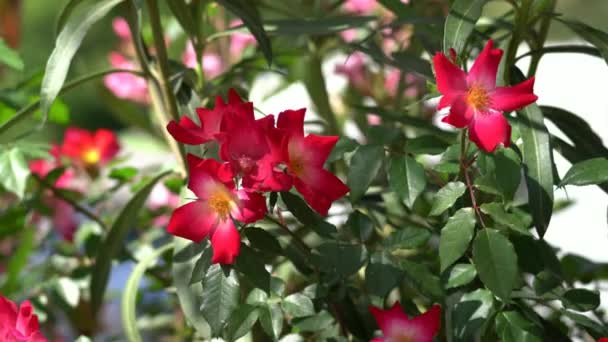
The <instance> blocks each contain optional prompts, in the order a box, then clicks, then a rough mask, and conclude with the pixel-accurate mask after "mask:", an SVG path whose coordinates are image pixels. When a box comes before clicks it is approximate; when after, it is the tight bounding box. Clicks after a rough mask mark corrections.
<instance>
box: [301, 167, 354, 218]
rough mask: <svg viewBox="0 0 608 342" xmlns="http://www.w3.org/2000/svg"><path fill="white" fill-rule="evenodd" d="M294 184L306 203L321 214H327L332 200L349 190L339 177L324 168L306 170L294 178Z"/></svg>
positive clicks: (342, 195)
mask: <svg viewBox="0 0 608 342" xmlns="http://www.w3.org/2000/svg"><path fill="white" fill-rule="evenodd" d="M294 185H295V187H296V189H297V190H298V192H300V194H302V197H304V199H305V200H306V202H307V203H308V205H310V207H311V208H313V209H314V210H315V211H317V212H318V213H319V214H321V215H323V216H327V212H328V211H329V208H330V207H331V204H332V203H333V202H334V201H336V200H338V199H340V198H342V197H344V195H346V194H347V193H348V192H349V191H350V189H349V188H348V186H346V184H344V183H343V182H342V181H341V180H340V178H338V177H336V176H335V175H334V174H332V173H331V172H329V171H327V170H324V169H309V170H306V172H305V174H303V175H302V176H301V178H300V177H298V178H296V179H295V180H294Z"/></svg>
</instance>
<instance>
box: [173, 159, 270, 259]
mask: <svg viewBox="0 0 608 342" xmlns="http://www.w3.org/2000/svg"><path fill="white" fill-rule="evenodd" d="M187 159H188V167H189V170H190V179H189V181H188V188H189V189H190V190H192V191H193V192H194V194H195V195H196V196H197V199H196V200H195V201H193V202H190V203H188V204H185V205H183V206H181V207H179V208H177V209H176V210H175V211H174V212H173V214H172V215H171V219H170V220H169V225H168V227H167V231H168V232H169V233H170V234H172V235H176V236H179V237H182V238H185V239H188V240H191V241H194V242H197V243H198V242H200V241H202V240H203V239H204V238H206V237H210V238H211V246H212V247H213V258H212V262H213V263H221V264H232V263H233V262H234V259H235V258H236V257H237V256H238V255H239V251H240V242H241V239H240V236H239V232H238V231H237V229H236V227H235V225H234V222H233V221H232V220H233V219H236V220H239V221H241V222H244V223H252V222H255V221H257V220H259V219H261V218H263V217H264V214H265V213H266V211H267V209H266V200H265V198H264V197H263V196H262V195H260V194H258V193H255V192H250V191H247V190H236V189H235V185H234V180H233V176H234V175H233V173H232V171H231V170H230V169H229V168H227V167H225V165H222V164H221V163H219V162H218V161H216V160H213V159H200V158H198V157H196V156H194V155H191V154H189V155H188V157H187Z"/></svg>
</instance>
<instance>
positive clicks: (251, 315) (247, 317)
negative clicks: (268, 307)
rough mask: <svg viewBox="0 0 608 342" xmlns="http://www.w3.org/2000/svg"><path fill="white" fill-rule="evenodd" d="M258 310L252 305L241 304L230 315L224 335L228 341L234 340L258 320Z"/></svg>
mask: <svg viewBox="0 0 608 342" xmlns="http://www.w3.org/2000/svg"><path fill="white" fill-rule="evenodd" d="M258 317H259V311H258V308H256V307H255V306H253V305H247V304H244V305H241V306H239V307H238V308H237V309H236V310H234V312H233V313H232V314H231V315H230V319H229V320H228V325H227V326H226V337H227V340H228V341H236V340H237V339H239V338H241V337H243V336H245V335H246V334H247V333H248V332H250V331H251V328H252V327H253V325H254V324H255V322H256V321H257V320H258Z"/></svg>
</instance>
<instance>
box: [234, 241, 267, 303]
mask: <svg viewBox="0 0 608 342" xmlns="http://www.w3.org/2000/svg"><path fill="white" fill-rule="evenodd" d="M234 268H235V269H236V270H237V271H239V272H240V273H242V274H243V275H244V276H245V279H247V280H248V281H249V282H251V284H253V285H254V286H255V287H257V288H259V289H262V290H264V291H266V292H267V293H270V273H268V271H267V270H266V267H265V266H264V262H263V261H262V256H261V255H259V253H258V252H256V251H254V250H253V249H251V247H249V246H247V245H246V244H244V243H241V252H240V253H239V256H238V257H237V259H236V263H235V264H234Z"/></svg>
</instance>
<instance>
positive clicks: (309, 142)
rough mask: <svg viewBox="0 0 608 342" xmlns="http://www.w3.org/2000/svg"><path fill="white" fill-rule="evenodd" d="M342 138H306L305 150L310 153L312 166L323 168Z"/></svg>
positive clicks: (316, 136) (311, 135)
mask: <svg viewBox="0 0 608 342" xmlns="http://www.w3.org/2000/svg"><path fill="white" fill-rule="evenodd" d="M338 139H340V137H338V136H324V135H316V134H309V135H307V136H306V137H305V138H304V145H305V148H306V149H307V150H308V151H310V152H311V153H310V155H311V159H310V164H311V165H312V166H315V167H323V164H324V163H325V161H326V160H327V157H329V154H330V153H331V150H332V149H333V148H334V146H335V145H336V143H337V142H338Z"/></svg>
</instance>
